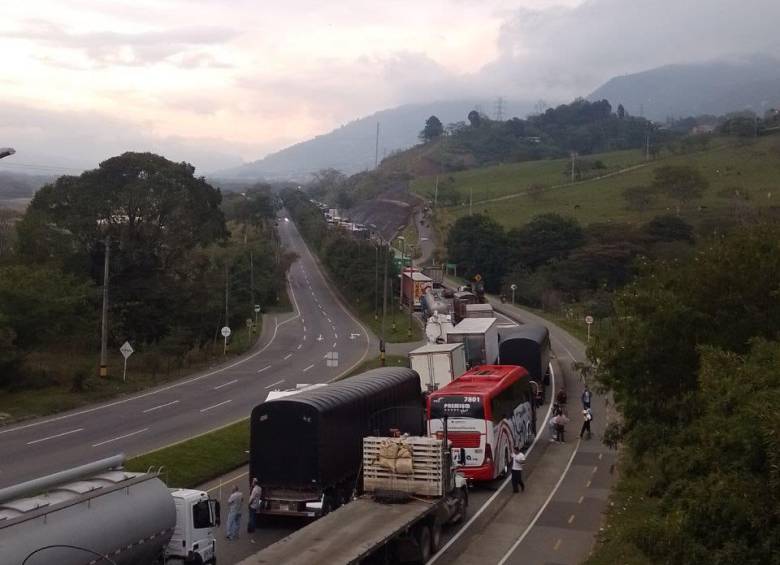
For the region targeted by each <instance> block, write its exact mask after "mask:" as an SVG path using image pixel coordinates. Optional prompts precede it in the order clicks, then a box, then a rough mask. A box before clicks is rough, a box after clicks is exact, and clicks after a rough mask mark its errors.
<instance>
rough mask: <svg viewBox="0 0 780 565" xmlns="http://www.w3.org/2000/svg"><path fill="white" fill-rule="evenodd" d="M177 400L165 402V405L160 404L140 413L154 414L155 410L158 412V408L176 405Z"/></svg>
mask: <svg viewBox="0 0 780 565" xmlns="http://www.w3.org/2000/svg"><path fill="white" fill-rule="evenodd" d="M178 403H179V401H178V400H172V401H171V402H166V403H165V404H160V405H159V406H153V407H152V408H147V409H146V410H144V411H143V412H142V413H143V414H148V413H149V412H154V411H155V410H159V409H160V408H165V407H166V406H173V405H174V404H178Z"/></svg>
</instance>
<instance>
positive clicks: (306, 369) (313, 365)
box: [303, 363, 314, 373]
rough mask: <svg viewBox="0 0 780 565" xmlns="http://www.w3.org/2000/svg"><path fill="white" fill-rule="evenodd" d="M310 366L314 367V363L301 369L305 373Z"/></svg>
mask: <svg viewBox="0 0 780 565" xmlns="http://www.w3.org/2000/svg"><path fill="white" fill-rule="evenodd" d="M312 367H314V363H312V364H311V365H309V366H308V367H306V368H305V369H304V370H303V372H304V373H305V372H306V371H308V370H309V369H311V368H312Z"/></svg>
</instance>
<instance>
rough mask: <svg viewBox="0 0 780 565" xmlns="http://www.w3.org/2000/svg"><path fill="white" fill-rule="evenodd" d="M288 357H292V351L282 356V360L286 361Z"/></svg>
mask: <svg viewBox="0 0 780 565" xmlns="http://www.w3.org/2000/svg"><path fill="white" fill-rule="evenodd" d="M290 357H292V353H288V354H287V355H285V356H284V360H285V361H287V360H288V359H289V358H290Z"/></svg>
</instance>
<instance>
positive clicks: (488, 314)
mask: <svg viewBox="0 0 780 565" xmlns="http://www.w3.org/2000/svg"><path fill="white" fill-rule="evenodd" d="M495 317H496V313H495V312H493V307H492V306H491V305H490V304H466V318H495Z"/></svg>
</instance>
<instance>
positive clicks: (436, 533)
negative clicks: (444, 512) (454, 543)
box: [431, 520, 441, 555]
mask: <svg viewBox="0 0 780 565" xmlns="http://www.w3.org/2000/svg"><path fill="white" fill-rule="evenodd" d="M440 547H441V522H439V521H438V520H434V521H433V525H432V526H431V555H433V554H435V553H436V552H437V551H439V548H440Z"/></svg>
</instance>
